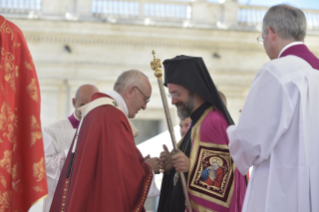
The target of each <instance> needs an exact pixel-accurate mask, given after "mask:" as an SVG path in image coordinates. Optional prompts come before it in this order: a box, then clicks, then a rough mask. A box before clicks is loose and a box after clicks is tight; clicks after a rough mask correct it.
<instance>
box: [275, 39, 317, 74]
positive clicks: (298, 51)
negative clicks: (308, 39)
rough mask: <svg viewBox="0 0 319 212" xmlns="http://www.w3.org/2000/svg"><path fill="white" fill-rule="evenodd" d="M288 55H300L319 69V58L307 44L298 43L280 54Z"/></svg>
mask: <svg viewBox="0 0 319 212" xmlns="http://www.w3.org/2000/svg"><path fill="white" fill-rule="evenodd" d="M288 55H294V56H296V57H300V58H301V59H303V60H305V61H306V62H307V63H309V64H310V65H311V66H312V68H314V69H316V70H319V59H318V58H317V57H316V56H315V55H314V54H313V53H312V52H311V51H309V49H308V48H307V46H306V45H304V44H298V45H294V46H291V47H289V48H288V49H286V50H285V51H284V52H283V53H282V54H281V55H280V57H285V56H288Z"/></svg>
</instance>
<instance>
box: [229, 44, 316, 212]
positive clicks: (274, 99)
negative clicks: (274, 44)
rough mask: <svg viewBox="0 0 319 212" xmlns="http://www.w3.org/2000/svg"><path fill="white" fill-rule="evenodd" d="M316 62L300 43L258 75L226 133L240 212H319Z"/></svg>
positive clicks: (288, 47)
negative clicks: (246, 177)
mask: <svg viewBox="0 0 319 212" xmlns="http://www.w3.org/2000/svg"><path fill="white" fill-rule="evenodd" d="M316 69H319V60H318V58H316V57H315V56H314V55H313V54H312V53H311V52H310V51H309V50H308V48H307V47H306V46H305V45H304V44H303V43H302V42H294V43H291V44H289V45H287V46H286V47H285V48H284V49H282V50H281V52H280V54H279V57H278V59H274V60H271V61H270V62H267V63H266V64H265V65H264V66H263V67H262V68H261V69H260V70H259V72H258V74H257V76H256V78H255V80H254V82H253V84H252V86H251V89H250V91H249V94H248V96H247V99H246V102H245V105H244V107H243V109H242V113H241V116H240V118H239V122H238V125H237V126H231V127H229V128H228V129H227V133H228V136H229V141H230V142H229V149H230V153H231V155H232V158H233V160H234V162H235V164H236V166H237V167H238V169H239V171H240V172H241V173H242V174H246V173H247V171H248V169H249V167H251V166H253V167H254V169H253V171H252V175H251V178H250V181H249V183H248V188H247V192H246V196H245V201H244V206H243V212H258V211H262V212H264V211H267V212H268V211H269V212H270V211H271V212H286V211H287V212H288V211H289V212H315V211H319V71H318V70H316Z"/></svg>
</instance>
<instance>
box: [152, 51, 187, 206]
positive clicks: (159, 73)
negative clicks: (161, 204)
mask: <svg viewBox="0 0 319 212" xmlns="http://www.w3.org/2000/svg"><path fill="white" fill-rule="evenodd" d="M152 54H153V57H154V60H153V61H152V62H151V68H152V69H153V70H154V71H155V72H154V75H155V77H156V78H157V82H158V87H159V89H160V93H161V97H162V102H163V107H164V111H165V117H166V123H167V126H168V130H169V133H170V135H171V139H172V143H173V148H174V150H173V153H177V152H178V148H177V145H176V139H175V134H174V130H173V125H172V118H171V114H170V112H169V109H168V104H167V99H166V93H165V90H164V86H163V80H162V76H163V72H162V70H161V69H159V68H161V67H162V64H161V60H160V59H156V57H155V52H154V50H153V52H152ZM179 174H180V178H181V180H182V185H183V190H184V195H185V199H186V205H187V208H188V211H189V212H192V211H193V210H192V207H191V204H190V201H189V197H188V191H187V186H186V180H185V176H184V173H183V172H180V173H179Z"/></svg>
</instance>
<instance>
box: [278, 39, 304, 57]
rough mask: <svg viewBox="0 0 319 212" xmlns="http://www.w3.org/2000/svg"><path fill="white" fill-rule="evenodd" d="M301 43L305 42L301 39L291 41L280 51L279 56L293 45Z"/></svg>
mask: <svg viewBox="0 0 319 212" xmlns="http://www.w3.org/2000/svg"><path fill="white" fill-rule="evenodd" d="M300 44H303V42H301V41H296V42H292V43H289V44H288V45H286V46H285V47H284V48H282V50H281V51H280V53H279V55H278V58H279V57H280V55H281V54H282V53H283V52H284V51H285V50H286V49H288V48H289V47H292V46H295V45H300Z"/></svg>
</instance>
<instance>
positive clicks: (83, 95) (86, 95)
mask: <svg viewBox="0 0 319 212" xmlns="http://www.w3.org/2000/svg"><path fill="white" fill-rule="evenodd" d="M97 92H99V89H97V87H95V86H94V85H90V84H85V85H81V86H80V87H79V88H78V90H77V91H76V93H75V98H73V99H72V103H73V106H74V108H75V115H76V117H77V118H78V119H81V114H80V112H79V111H78V110H77V109H78V108H79V107H81V106H83V105H85V104H87V103H89V102H90V100H91V97H92V95H93V94H94V93H97Z"/></svg>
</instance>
